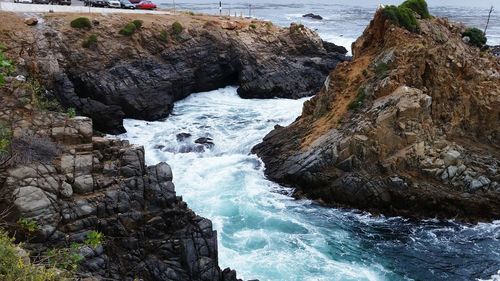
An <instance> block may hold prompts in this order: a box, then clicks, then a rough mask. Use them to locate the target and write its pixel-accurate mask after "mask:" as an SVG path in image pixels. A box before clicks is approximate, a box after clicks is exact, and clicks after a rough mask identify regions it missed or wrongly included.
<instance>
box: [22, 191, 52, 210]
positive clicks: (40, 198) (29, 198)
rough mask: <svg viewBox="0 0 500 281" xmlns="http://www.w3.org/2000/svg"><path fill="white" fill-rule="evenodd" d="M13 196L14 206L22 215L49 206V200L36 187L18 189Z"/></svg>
mask: <svg viewBox="0 0 500 281" xmlns="http://www.w3.org/2000/svg"><path fill="white" fill-rule="evenodd" d="M14 196H15V198H16V199H15V200H14V205H15V206H16V207H17V209H18V210H19V211H20V212H22V213H28V214H29V213H36V212H38V211H40V210H44V209H46V208H48V207H49V206H50V200H49V198H48V197H47V195H45V193H44V192H43V190H41V189H40V188H38V187H34V186H24V187H20V188H18V189H16V191H14Z"/></svg>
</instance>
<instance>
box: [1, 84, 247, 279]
mask: <svg viewBox="0 0 500 281" xmlns="http://www.w3.org/2000/svg"><path fill="white" fill-rule="evenodd" d="M9 80H12V79H11V78H9ZM23 85H24V84H19V83H18V82H13V81H12V82H9V83H8V84H7V85H6V86H3V87H2V88H1V93H2V95H1V98H0V100H1V104H0V122H1V123H2V125H5V124H9V127H10V128H12V132H13V136H14V138H13V144H14V143H17V142H18V141H19V139H23V138H29V140H30V141H31V143H33V145H36V147H35V148H36V149H33V150H32V151H31V150H30V151H29V152H27V153H28V154H29V156H30V158H26V155H25V154H26V153H24V152H23V151H18V150H14V158H11V160H9V161H10V162H8V165H3V164H4V163H3V160H4V159H8V158H5V154H1V155H0V156H1V157H0V159H1V160H2V161H0V162H1V163H2V166H0V198H1V201H0V211H2V212H3V211H6V212H7V214H9V215H8V217H6V218H5V217H3V218H2V220H4V219H6V220H7V221H8V222H10V223H11V224H7V225H8V227H9V230H12V232H13V233H16V238H17V239H18V240H19V241H24V242H26V243H25V244H24V246H23V247H25V248H26V249H28V250H29V251H30V253H31V256H32V257H36V256H38V255H41V256H44V255H46V252H47V250H48V249H54V248H55V249H58V248H69V247H70V246H71V244H72V243H82V244H84V243H83V242H84V240H85V239H87V235H88V233H89V232H91V231H99V232H101V233H103V234H104V239H103V242H102V244H101V245H100V246H98V247H96V248H92V247H89V246H84V247H82V248H81V249H80V250H79V251H80V254H81V255H82V256H83V257H84V260H83V261H82V262H81V263H80V265H79V269H78V276H79V278H84V277H92V278H93V279H86V280H120V281H122V280H130V281H132V280H138V279H139V280H179V281H181V280H182V281H184V280H206V281H222V280H224V281H236V280H237V279H236V273H235V272H234V271H232V270H230V269H226V270H224V271H223V270H221V269H220V268H219V265H218V251H217V233H216V232H215V231H214V230H213V229H212V222H211V221H210V220H208V219H206V218H203V217H200V216H198V215H196V214H195V213H194V212H193V211H191V210H190V209H189V208H188V206H187V204H186V203H185V202H183V201H182V198H181V197H180V196H177V194H176V192H175V188H174V184H173V183H172V178H173V175H172V171H171V169H170V167H169V165H168V164H166V163H159V164H157V165H154V166H146V165H145V162H144V149H143V148H142V147H138V146H134V145H130V144H129V143H128V142H127V141H121V140H118V139H112V138H106V137H96V136H93V134H92V132H93V131H92V120H91V119H89V118H87V117H73V118H70V117H68V116H67V115H65V114H61V113H55V112H49V111H44V110H40V109H38V108H36V107H34V105H33V103H31V102H27V103H25V102H23V101H26V100H29V98H31V97H32V93H31V92H30V91H29V90H28V89H29V88H28V87H25V85H24V86H23ZM52 145H55V146H54V147H56V148H54V147H52ZM43 147H45V148H46V149H45V150H44V149H42V148H43ZM30 149H31V147H30ZM20 156H22V157H20ZM2 214H4V213H2ZM19 219H23V220H26V221H33V222H35V223H36V226H37V227H36V229H35V231H34V232H28V231H26V229H24V228H20V227H19V224H16V222H17V221H18V220H19ZM16 225H17V228H16Z"/></svg>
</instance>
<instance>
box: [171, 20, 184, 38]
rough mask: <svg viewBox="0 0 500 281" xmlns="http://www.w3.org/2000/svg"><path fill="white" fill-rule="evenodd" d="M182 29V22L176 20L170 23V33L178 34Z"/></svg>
mask: <svg viewBox="0 0 500 281" xmlns="http://www.w3.org/2000/svg"><path fill="white" fill-rule="evenodd" d="M183 30H184V27H183V26H182V24H181V23H180V22H178V21H176V22H174V23H173V24H172V34H173V35H179V34H181V33H182V31H183Z"/></svg>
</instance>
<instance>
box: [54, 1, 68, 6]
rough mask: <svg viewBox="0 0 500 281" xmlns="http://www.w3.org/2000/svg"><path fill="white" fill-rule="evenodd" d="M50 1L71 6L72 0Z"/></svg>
mask: <svg viewBox="0 0 500 281" xmlns="http://www.w3.org/2000/svg"><path fill="white" fill-rule="evenodd" d="M50 3H51V4H52V5H67V6H71V0H52V1H51V2H50Z"/></svg>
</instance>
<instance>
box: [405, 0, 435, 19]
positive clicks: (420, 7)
mask: <svg viewBox="0 0 500 281" xmlns="http://www.w3.org/2000/svg"><path fill="white" fill-rule="evenodd" d="M399 6H400V7H405V8H408V9H410V10H412V11H413V12H415V13H417V14H418V15H419V16H420V18H422V19H428V18H430V17H431V14H430V13H429V8H428V7H427V2H425V0H406V1H404V2H403V4H401V5H399Z"/></svg>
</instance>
